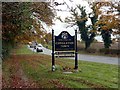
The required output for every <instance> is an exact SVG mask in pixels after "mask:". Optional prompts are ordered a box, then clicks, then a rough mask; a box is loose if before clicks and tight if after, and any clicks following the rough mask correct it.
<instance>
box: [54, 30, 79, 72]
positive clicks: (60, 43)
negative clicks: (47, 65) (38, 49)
mask: <svg viewBox="0 0 120 90" xmlns="http://www.w3.org/2000/svg"><path fill="white" fill-rule="evenodd" d="M55 57H75V68H74V69H78V60H77V30H75V35H74V36H71V35H70V34H69V33H68V32H67V31H62V32H61V33H60V34H59V35H58V36H54V30H52V71H55Z"/></svg>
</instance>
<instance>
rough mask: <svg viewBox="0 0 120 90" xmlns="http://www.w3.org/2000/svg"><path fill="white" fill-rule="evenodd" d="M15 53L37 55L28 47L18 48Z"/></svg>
mask: <svg viewBox="0 0 120 90" xmlns="http://www.w3.org/2000/svg"><path fill="white" fill-rule="evenodd" d="M15 53H16V54H36V52H33V51H31V50H30V49H28V47H27V45H23V46H19V47H17V50H15Z"/></svg>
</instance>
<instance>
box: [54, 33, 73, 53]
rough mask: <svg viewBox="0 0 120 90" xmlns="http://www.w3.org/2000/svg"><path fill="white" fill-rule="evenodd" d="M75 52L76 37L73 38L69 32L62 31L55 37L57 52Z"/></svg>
mask: <svg viewBox="0 0 120 90" xmlns="http://www.w3.org/2000/svg"><path fill="white" fill-rule="evenodd" d="M73 50H75V36H71V35H70V34H69V33H68V32H67V31H62V32H61V33H60V34H59V35H58V36H55V51H73Z"/></svg>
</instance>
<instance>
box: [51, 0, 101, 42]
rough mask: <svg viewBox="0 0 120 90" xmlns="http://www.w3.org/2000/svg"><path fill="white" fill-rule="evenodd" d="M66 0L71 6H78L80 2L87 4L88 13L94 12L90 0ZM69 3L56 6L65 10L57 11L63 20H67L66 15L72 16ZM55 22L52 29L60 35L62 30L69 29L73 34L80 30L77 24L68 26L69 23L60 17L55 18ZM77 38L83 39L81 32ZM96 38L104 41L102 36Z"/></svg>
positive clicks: (59, 1)
mask: <svg viewBox="0 0 120 90" xmlns="http://www.w3.org/2000/svg"><path fill="white" fill-rule="evenodd" d="M55 1H56V2H58V3H63V1H64V0H55ZM65 2H66V3H67V5H69V7H76V5H78V4H80V5H81V6H85V7H86V13H87V14H88V13H90V12H92V10H91V9H90V7H89V4H88V2H87V1H85V0H73V2H70V1H69V0H65ZM67 5H58V6H55V8H56V9H62V10H63V11H57V17H61V19H62V20H63V21H64V20H65V18H66V17H70V16H71V14H70V12H69V8H68V7H67ZM54 23H55V25H53V26H52V29H53V30H54V33H55V35H59V34H60V32H61V31H68V32H69V33H70V34H71V35H72V36H73V35H75V30H78V27H77V26H74V27H69V28H66V27H67V26H68V24H67V23H63V22H61V21H60V20H58V19H56V20H54ZM87 24H91V21H90V19H89V20H88V22H87ZM77 39H78V40H81V39H80V34H78V35H77ZM96 39H97V40H98V41H100V42H102V38H101V36H97V37H96Z"/></svg>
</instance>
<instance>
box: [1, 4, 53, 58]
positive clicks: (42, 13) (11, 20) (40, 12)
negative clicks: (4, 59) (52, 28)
mask: <svg viewBox="0 0 120 90" xmlns="http://www.w3.org/2000/svg"><path fill="white" fill-rule="evenodd" d="M32 16H35V17H37V18H38V19H40V20H41V21H43V22H46V24H48V25H51V24H52V19H53V18H54V13H53V11H52V10H51V8H50V7H49V3H45V2H2V49H3V51H2V53H3V56H5V55H7V53H9V51H10V49H11V48H13V47H14V46H15V45H16V42H22V43H24V42H28V41H31V40H32V39H33V37H34V35H35V33H33V31H32V28H33V27H34V28H35V30H34V32H36V33H40V32H42V31H41V28H40V23H39V24H36V23H35V22H36V21H35V19H34V18H33V17H32ZM36 27H37V29H38V30H36ZM39 38H40V37H39Z"/></svg>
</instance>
